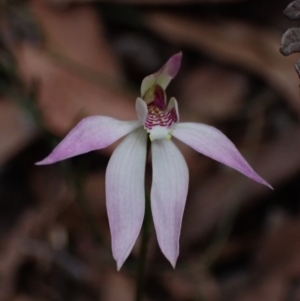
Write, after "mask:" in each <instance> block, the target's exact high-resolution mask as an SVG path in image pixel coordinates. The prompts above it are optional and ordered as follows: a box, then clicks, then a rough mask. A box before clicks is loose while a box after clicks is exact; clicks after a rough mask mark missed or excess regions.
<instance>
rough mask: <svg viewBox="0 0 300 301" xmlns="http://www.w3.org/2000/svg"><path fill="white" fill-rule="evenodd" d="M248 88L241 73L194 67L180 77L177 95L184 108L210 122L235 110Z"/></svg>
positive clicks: (208, 67) (226, 116)
mask: <svg viewBox="0 0 300 301" xmlns="http://www.w3.org/2000/svg"><path fill="white" fill-rule="evenodd" d="M249 88H250V87H249V81H248V80H247V78H246V77H245V76H243V75H242V74H241V73H237V72H233V71H229V70H226V69H224V68H220V67H219V68H218V67H215V66H214V67H212V66H206V67H198V68H197V69H195V70H194V71H192V72H190V73H188V74H187V75H186V76H185V77H184V78H183V80H182V82H181V89H180V92H181V93H180V94H179V96H178V98H179V99H182V100H183V99H184V110H187V111H190V112H191V113H193V114H197V115H198V116H201V117H202V118H203V117H204V119H208V120H209V121H210V122H211V121H212V120H216V119H225V118H228V117H230V116H232V115H234V114H235V113H236V112H238V110H239V109H240V108H241V105H242V100H243V99H244V97H245V95H247V93H248V92H249Z"/></svg>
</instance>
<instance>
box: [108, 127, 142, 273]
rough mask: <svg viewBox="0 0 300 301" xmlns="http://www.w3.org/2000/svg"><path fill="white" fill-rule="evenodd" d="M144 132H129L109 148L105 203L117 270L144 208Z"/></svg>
mask: <svg viewBox="0 0 300 301" xmlns="http://www.w3.org/2000/svg"><path fill="white" fill-rule="evenodd" d="M146 146H147V133H146V131H145V130H144V129H143V128H141V129H138V130H136V131H134V132H133V133H130V134H129V135H128V136H127V137H126V138H125V139H124V140H123V141H122V142H121V144H120V145H119V146H118V147H117V148H116V150H115V151H114V152H113V154H112V156H111V158H110V160H109V163H108V166H107V169H106V180H105V182H106V185H105V188H106V207H107V213H108V219H109V226H110V232H111V236H112V252H113V257H114V258H115V260H116V262H117V268H118V270H119V269H120V268H121V266H122V265H123V263H124V261H125V260H126V258H127V257H128V255H129V253H130V251H131V249H132V247H133V245H134V243H135V241H136V239H137V237H138V235H139V233H140V230H141V226H142V223H143V218H144V211H145V166H146V149H147V147H146Z"/></svg>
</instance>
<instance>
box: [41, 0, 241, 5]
mask: <svg viewBox="0 0 300 301" xmlns="http://www.w3.org/2000/svg"><path fill="white" fill-rule="evenodd" d="M46 1H47V2H50V3H54V4H58V5H66V4H70V3H91V2H97V1H100V0H46ZM101 1H102V2H107V3H126V4H158V5H159V4H163V5H165V4H170V5H172V4H183V3H184V4H185V3H186V4H193V3H227V2H240V1H244V0H101Z"/></svg>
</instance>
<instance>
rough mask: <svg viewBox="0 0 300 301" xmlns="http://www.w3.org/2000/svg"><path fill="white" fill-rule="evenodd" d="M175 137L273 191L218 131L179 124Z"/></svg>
mask: <svg viewBox="0 0 300 301" xmlns="http://www.w3.org/2000/svg"><path fill="white" fill-rule="evenodd" d="M173 136H174V137H176V138H177V139H179V140H181V141H182V142H184V143H186V144H187V145H189V146H190V147H192V148H193V149H195V150H196V151H198V152H199V153H201V154H203V155H205V156H208V157H210V158H212V159H214V160H217V161H219V162H221V163H223V164H225V165H227V166H229V167H232V168H234V169H236V170H238V171H239V172H241V173H242V174H244V175H246V176H247V177H249V178H250V179H252V180H254V181H256V182H258V183H261V184H264V185H266V186H268V187H270V188H271V189H272V187H271V186H270V185H269V184H268V183H267V182H266V181H265V180H264V179H263V178H261V177H260V176H259V175H258V174H257V173H256V172H255V171H254V170H253V169H252V167H251V166H250V165H249V164H248V163H247V161H246V160H245V159H244V157H243V156H242V155H241V154H240V152H239V151H238V150H237V148H236V147H235V145H234V144H233V143H232V142H231V141H230V140H229V139H228V138H227V137H226V136H225V135H224V134H223V133H222V132H221V131H219V130H218V129H216V128H214V127H212V126H209V125H205V124H200V123H178V124H177V125H176V128H175V130H174V132H173Z"/></svg>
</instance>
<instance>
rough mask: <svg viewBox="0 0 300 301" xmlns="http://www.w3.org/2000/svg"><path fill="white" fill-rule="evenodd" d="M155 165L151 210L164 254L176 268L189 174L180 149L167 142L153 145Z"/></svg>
mask: <svg viewBox="0 0 300 301" xmlns="http://www.w3.org/2000/svg"><path fill="white" fill-rule="evenodd" d="M152 165H153V180H152V188H151V208H152V215H153V221H154V226H155V230H156V235H157V240H158V244H159V246H160V249H161V251H162V252H163V254H164V255H165V256H166V258H167V259H168V260H169V261H170V263H171V264H172V266H173V267H175V265H176V261H177V257H178V254H179V236H180V230H181V221H182V216H183V211H184V207H185V202H186V196H187V191H188V183H189V171H188V167H187V165H186V162H185V159H184V158H183V156H182V154H181V153H180V151H179V150H178V148H177V147H176V146H175V144H174V143H173V142H172V141H166V140H155V141H154V142H152Z"/></svg>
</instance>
